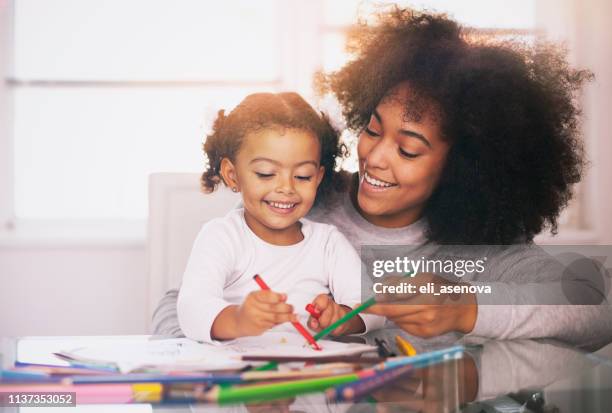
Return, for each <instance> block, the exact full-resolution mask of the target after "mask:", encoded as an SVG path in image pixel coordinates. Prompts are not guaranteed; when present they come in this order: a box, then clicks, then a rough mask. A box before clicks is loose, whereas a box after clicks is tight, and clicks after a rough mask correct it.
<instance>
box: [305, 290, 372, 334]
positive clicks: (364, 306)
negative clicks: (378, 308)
mask: <svg viewBox="0 0 612 413" xmlns="http://www.w3.org/2000/svg"><path fill="white" fill-rule="evenodd" d="M374 304H376V300H375V299H374V297H371V298H369V299H368V300H367V301H366V302H365V303H363V304H361V305H360V306H359V307H357V308H355V309H353V310H351V311H349V312H348V313H346V314H345V315H344V317H341V318H340V319H339V320H338V321H336V322H335V323H333V324H331V325H330V326H329V327H327V328H324V329H323V330H321V331H319V332H318V333H317V334H315V335H314V339H315V340H320V339H322V338H323V337H327V336H328V335H329V334H330V333H331V332H332V331H334V330H335V329H336V328H338V327H340V326H341V325H342V324H344V323H346V322H347V321H348V320H350V319H351V318H353V317H355V316H356V315H357V314H359V313H360V312H362V311H363V310H365V309H367V308H368V307H372V306H373V305H374Z"/></svg>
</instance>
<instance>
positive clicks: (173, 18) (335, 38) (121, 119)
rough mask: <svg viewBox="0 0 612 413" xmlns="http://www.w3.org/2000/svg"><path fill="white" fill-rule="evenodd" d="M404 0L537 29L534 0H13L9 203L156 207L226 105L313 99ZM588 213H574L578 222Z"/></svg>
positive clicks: (26, 207) (127, 211) (479, 23)
mask: <svg viewBox="0 0 612 413" xmlns="http://www.w3.org/2000/svg"><path fill="white" fill-rule="evenodd" d="M390 3H397V4H400V5H408V4H410V5H411V6H412V7H416V8H425V9H429V10H437V11H444V12H447V13H448V14H450V15H451V16H452V17H454V18H456V19H457V20H459V21H460V22H462V23H463V24H466V25H468V26H471V27H474V28H476V29H478V30H482V31H485V32H486V31H491V30H496V31H498V32H499V34H500V35H510V36H514V37H516V36H527V37H529V36H532V35H533V34H534V33H535V32H534V29H535V26H536V4H535V1H534V0H520V1H518V0H517V1H513V2H507V1H500V0H497V1H491V0H489V1H473V2H457V1H451V0H429V1H421V2H406V1H393V2H391V1H363V0H361V1H359V0H342V1H334V0H315V1H295V2H285V1H283V0H257V1H251V0H232V1H226V2H214V3H211V2H206V1H200V0H180V1H175V2H167V1H162V0H128V1H126V0H105V1H98V0H54V1H47V0H18V1H17V0H13V1H9V2H8V6H7V8H6V10H4V11H2V10H0V11H2V13H3V14H0V19H4V20H5V21H8V23H10V25H7V26H6V27H5V28H4V30H6V31H8V32H9V33H7V34H8V35H9V36H7V37H6V39H8V44H7V45H5V46H3V47H1V48H0V55H1V56H0V61H1V60H3V59H4V58H5V57H6V60H5V66H4V67H5V69H4V71H3V70H2V69H1V68H0V75H3V77H4V78H5V82H4V85H3V86H2V87H0V119H2V118H3V117H4V118H8V119H9V120H10V122H9V123H8V124H10V125H11V127H10V130H9V129H7V128H5V129H1V128H2V126H0V139H2V142H4V143H3V144H2V148H5V147H7V148H10V149H11V152H10V153H9V154H5V155H0V156H4V158H2V159H0V160H5V161H6V162H7V163H6V164H7V165H9V167H10V169H11V171H10V174H9V176H12V177H13V178H12V179H11V184H10V185H7V186H9V187H10V186H12V188H8V189H7V188H5V187H4V186H3V185H2V184H3V183H2V182H0V191H3V192H4V193H3V194H2V198H4V199H5V200H7V201H5V202H8V203H9V204H10V205H8V206H7V205H4V210H9V211H11V212H12V215H14V216H15V217H16V218H17V220H18V221H19V220H22V221H24V220H54V219H83V220H91V219H111V220H113V219H115V220H117V219H119V220H124V219H128V220H130V219H136V220H142V219H144V218H146V213H147V176H148V174H150V173H151V172H159V171H180V172H184V171H199V170H201V169H202V166H203V161H204V160H203V156H202V152H201V143H202V140H203V137H204V135H205V133H206V132H207V131H208V129H209V127H210V122H211V120H212V118H213V117H214V116H215V114H216V111H217V110H218V109H220V108H226V109H231V108H232V107H233V106H234V105H235V104H236V103H237V102H238V101H240V100H241V99H242V98H243V97H244V96H245V95H246V94H248V93H252V92H255V91H281V90H296V91H298V92H299V93H302V94H304V95H305V96H306V97H307V98H313V96H312V90H311V81H312V76H313V74H314V72H315V71H316V70H320V69H323V70H326V71H329V70H335V69H337V68H339V67H341V66H342V65H343V63H344V62H345V61H346V59H347V58H348V55H347V54H346V53H345V52H344V42H345V37H346V29H347V28H348V26H349V25H350V24H351V23H352V22H353V21H355V18H356V16H357V15H358V14H359V15H361V16H367V15H368V14H370V13H371V12H372V11H373V10H375V9H376V7H379V6H381V5H382V6H384V5H385V4H387V5H388V4H390ZM0 9H1V8H0ZM1 23H3V22H2V21H0V25H1ZM6 62H10V63H11V65H10V66H6V65H7V64H6ZM3 90H4V95H7V96H9V98H10V102H11V104H10V105H2V102H3V101H4V102H6V101H7V100H6V96H3ZM7 108H9V109H7ZM346 138H347V139H348V140H350V139H351V138H352V137H350V136H347V137H346ZM9 141H10V142H12V143H11V144H6V142H9ZM349 143H350V142H349ZM11 166H12V167H11ZM345 167H346V168H347V169H349V170H354V169H355V168H356V164H355V162H354V159H353V160H352V161H349V162H348V163H346V164H345ZM7 179H10V178H7ZM0 206H2V205H0ZM578 211H579V208H578V207H574V208H570V211H569V213H568V216H569V217H570V218H568V219H566V222H569V223H570V224H572V225H578V224H577V223H578V221H579V219H578V218H576V216H577V215H576V214H578ZM0 212H1V211H0ZM572 214H573V215H572ZM572 216H573V217H574V218H571V217H572Z"/></svg>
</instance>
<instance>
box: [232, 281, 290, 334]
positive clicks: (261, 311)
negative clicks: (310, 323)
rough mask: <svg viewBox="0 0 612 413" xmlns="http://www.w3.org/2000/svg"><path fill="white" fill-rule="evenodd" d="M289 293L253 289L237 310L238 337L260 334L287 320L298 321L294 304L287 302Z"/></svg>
mask: <svg viewBox="0 0 612 413" xmlns="http://www.w3.org/2000/svg"><path fill="white" fill-rule="evenodd" d="M286 301H287V294H281V293H275V292H274V291H266V290H259V291H253V292H251V293H250V294H249V295H247V296H246V298H245V300H244V302H243V303H242V305H240V306H239V307H238V309H237V310H236V330H237V337H242V336H258V335H260V334H262V333H263V332H265V331H266V330H269V329H271V328H272V327H274V326H276V325H278V324H282V323H285V322H287V321H297V317H296V315H295V314H293V306H292V305H290V304H287V303H286Z"/></svg>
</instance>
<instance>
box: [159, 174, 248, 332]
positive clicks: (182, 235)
mask: <svg viewBox="0 0 612 413" xmlns="http://www.w3.org/2000/svg"><path fill="white" fill-rule="evenodd" d="M200 176H201V175H200V174H197V173H154V174H151V175H150V176H149V223H148V263H149V271H148V272H149V285H148V291H149V297H148V300H149V303H148V317H147V320H148V323H150V317H151V314H153V311H154V310H155V308H156V307H157V304H158V303H159V300H160V299H161V298H162V297H163V296H164V294H165V293H166V291H168V290H169V289H171V288H179V287H180V285H181V279H182V277H183V272H184V271H185V266H186V264H187V260H188V258H189V254H190V252H191V247H192V245H193V241H194V240H195V237H196V236H197V234H198V232H199V231H200V228H202V224H204V223H205V222H206V221H209V220H210V219H212V218H215V217H219V216H223V215H225V214H226V213H227V212H228V211H230V210H231V209H232V208H234V207H235V206H236V204H237V203H238V202H239V200H240V196H239V195H238V194H235V193H233V192H232V191H230V190H229V189H227V188H226V187H224V186H223V185H221V186H220V187H219V188H218V189H217V190H216V191H215V192H213V193H212V194H205V193H203V192H202V191H201V189H200ZM147 329H150V325H148V326H147Z"/></svg>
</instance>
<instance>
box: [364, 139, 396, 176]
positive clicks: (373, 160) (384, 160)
mask: <svg viewBox="0 0 612 413" xmlns="http://www.w3.org/2000/svg"><path fill="white" fill-rule="evenodd" d="M392 146H393V141H392V140H391V139H385V138H382V139H379V140H378V141H376V142H375V143H374V145H372V146H371V147H370V150H369V151H368V153H367V154H366V156H365V161H366V165H367V166H369V167H370V168H376V169H387V168H388V167H389V154H392V153H394V152H393V147H392Z"/></svg>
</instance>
